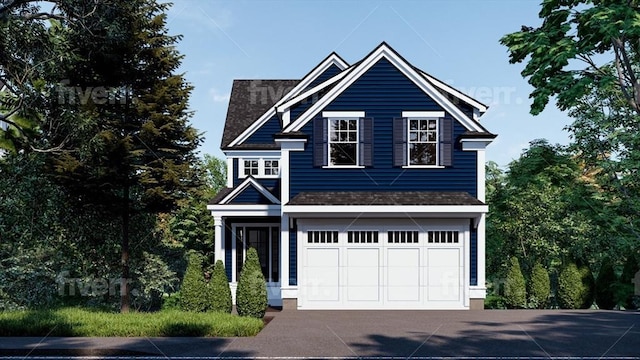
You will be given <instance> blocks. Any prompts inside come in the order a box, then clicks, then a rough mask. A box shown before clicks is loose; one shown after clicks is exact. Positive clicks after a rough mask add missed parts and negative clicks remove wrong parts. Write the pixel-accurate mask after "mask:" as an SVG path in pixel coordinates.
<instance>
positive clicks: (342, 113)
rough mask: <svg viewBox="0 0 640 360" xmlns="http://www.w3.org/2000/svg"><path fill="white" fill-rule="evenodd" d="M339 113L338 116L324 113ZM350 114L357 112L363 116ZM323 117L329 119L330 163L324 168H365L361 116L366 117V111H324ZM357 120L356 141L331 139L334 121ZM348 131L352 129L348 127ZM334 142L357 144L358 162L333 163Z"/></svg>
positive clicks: (328, 154)
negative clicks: (361, 143) (362, 162)
mask: <svg viewBox="0 0 640 360" xmlns="http://www.w3.org/2000/svg"><path fill="white" fill-rule="evenodd" d="M325 113H326V114H337V115H338V116H337V117H328V116H324V114H325ZM349 114H357V115H360V114H362V116H353V115H352V116H349ZM323 117H325V118H326V119H323V120H322V121H327V162H328V163H329V164H328V165H325V166H323V168H329V169H334V168H342V169H359V168H364V166H362V165H360V118H362V117H364V111H357V112H355V111H354V112H349V111H335V112H333V111H325V112H323ZM343 120H344V121H355V122H356V141H355V142H352V141H348V140H347V141H346V142H343V141H335V142H334V141H332V140H331V130H332V128H331V122H332V121H343ZM335 131H344V130H340V129H336V130H335ZM346 131H347V132H349V131H352V130H349V129H347V130H346ZM332 144H355V146H356V158H355V160H356V163H355V164H350V165H337V164H332V163H331V145H332Z"/></svg>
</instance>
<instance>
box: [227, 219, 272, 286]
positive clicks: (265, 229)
mask: <svg viewBox="0 0 640 360" xmlns="http://www.w3.org/2000/svg"><path fill="white" fill-rule="evenodd" d="M236 241H237V242H236V256H237V257H236V274H237V277H236V281H237V279H239V278H240V271H241V270H242V266H243V264H244V260H245V258H246V256H247V250H248V249H249V248H255V249H256V251H257V252H258V259H259V260H260V267H261V268H262V274H263V275H264V278H265V279H266V281H267V282H271V283H275V282H278V281H280V276H279V273H280V272H279V265H280V264H279V261H278V260H279V258H280V252H279V241H280V227H279V226H275V225H274V226H271V225H269V226H267V225H260V226H257V225H247V226H238V227H236Z"/></svg>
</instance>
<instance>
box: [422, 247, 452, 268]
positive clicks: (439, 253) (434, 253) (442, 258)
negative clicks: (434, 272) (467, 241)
mask: <svg viewBox="0 0 640 360" xmlns="http://www.w3.org/2000/svg"><path fill="white" fill-rule="evenodd" d="M428 254H429V255H428V257H427V264H428V266H429V267H430V268H433V267H451V266H454V267H459V266H460V249H457V248H440V249H428Z"/></svg>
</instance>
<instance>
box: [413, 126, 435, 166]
mask: <svg viewBox="0 0 640 360" xmlns="http://www.w3.org/2000/svg"><path fill="white" fill-rule="evenodd" d="M437 149H438V121H437V120H436V119H409V146H408V150H409V165H436V164H437V153H438V152H437Z"/></svg>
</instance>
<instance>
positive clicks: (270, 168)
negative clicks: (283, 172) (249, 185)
mask: <svg viewBox="0 0 640 360" xmlns="http://www.w3.org/2000/svg"><path fill="white" fill-rule="evenodd" d="M238 164H239V169H238V177H240V178H245V177H247V176H249V175H251V176H253V177H257V178H261V177H262V178H264V177H274V178H275V177H278V176H280V160H278V159H257V158H256V159H239V160H238Z"/></svg>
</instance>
